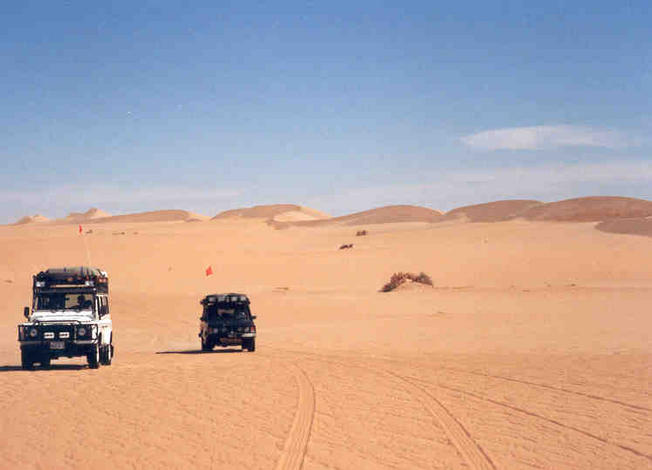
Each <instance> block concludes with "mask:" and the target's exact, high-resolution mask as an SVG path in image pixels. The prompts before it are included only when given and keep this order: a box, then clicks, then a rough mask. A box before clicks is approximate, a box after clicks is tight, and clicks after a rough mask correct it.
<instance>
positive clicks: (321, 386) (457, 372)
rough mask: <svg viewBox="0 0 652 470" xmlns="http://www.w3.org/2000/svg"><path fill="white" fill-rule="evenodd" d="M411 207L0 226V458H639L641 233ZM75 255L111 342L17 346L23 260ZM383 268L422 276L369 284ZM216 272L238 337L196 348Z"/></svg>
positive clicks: (279, 461)
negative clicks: (278, 223) (253, 334)
mask: <svg viewBox="0 0 652 470" xmlns="http://www.w3.org/2000/svg"><path fill="white" fill-rule="evenodd" d="M405 207H406V206H399V208H400V209H397V210H396V211H395V212H392V210H391V209H384V210H382V211H380V214H379V213H378V212H376V213H372V214H371V215H369V214H366V215H365V216H364V217H366V219H365V218H364V217H363V218H362V219H361V218H360V216H356V217H353V218H350V219H344V220H341V221H340V223H316V224H314V225H310V224H308V225H302V224H301V223H302V222H301V221H299V223H298V224H296V225H295V224H294V222H293V223H288V224H286V225H285V226H284V230H278V229H276V228H275V227H274V226H273V224H269V223H267V221H266V220H265V218H269V217H272V218H273V217H276V216H279V214H283V213H284V212H293V211H294V212H296V211H297V209H296V207H293V208H289V209H288V210H287V211H281V212H279V213H275V214H272V215H271V216H270V215H268V214H265V215H264V216H262V218H261V217H246V216H241V215H239V216H236V217H220V218H218V219H216V220H203V221H199V222H197V223H191V224H190V223H185V221H186V220H189V219H190V218H192V217H193V216H191V215H189V213H181V214H180V213H175V214H172V215H174V216H173V217H170V215H171V214H170V213H160V214H155V213H148V214H147V215H146V216H140V217H136V218H128V217H126V216H122V218H120V216H118V217H113V218H106V219H94V221H93V227H92V228H93V232H92V233H91V234H84V235H79V234H78V233H77V230H76V226H71V225H61V224H49V223H46V224H40V223H39V224H24V225H13V226H0V260H2V262H0V378H1V379H0V393H1V394H2V397H3V399H2V400H1V401H0V435H2V443H1V444H0V467H1V468H28V469H32V468H34V469H36V468H47V469H52V468H62V469H63V468H79V469H87V468H94V469H102V468H148V469H149V468H224V467H230V468H261V469H272V468H288V469H289V468H304V469H326V468H330V469H333V468H335V469H353V468H356V469H358V468H369V469H376V468H379V469H383V468H400V469H419V468H424V469H425V468H427V469H431V468H442V469H454V468H471V469H521V468H522V469H526V468H548V469H560V468H573V469H577V468H580V469H594V468H602V469H614V468H619V469H640V468H650V467H651V465H652V421H651V417H652V399H651V398H650V378H651V372H650V371H651V367H650V366H651V365H652V361H651V358H652V344H651V342H650V331H652V328H651V327H652V319H651V317H650V305H652V238H651V237H649V236H641V234H634V235H632V234H622V233H611V232H607V231H601V230H597V229H596V227H595V226H596V223H595V222H577V221H566V222H563V221H562V222H560V221H557V222H548V221H541V220H526V219H524V218H516V219H514V220H508V221H501V222H475V223H471V222H465V219H464V218H461V219H458V220H446V221H444V222H441V223H433V222H436V221H437V220H439V217H441V216H440V213H438V212H436V211H431V210H430V209H426V208H422V209H424V210H423V211H419V210H418V209H405ZM491 209H492V210H494V209H495V207H492V208H491ZM596 210H597V209H596ZM428 211H431V212H428ZM481 212H482V211H480V212H478V211H475V212H474V213H473V217H474V218H476V220H477V218H478V217H479V218H480V220H482V219H483V214H482V213H481ZM406 214H407V215H406ZM410 214H411V216H408V215H410ZM490 216H491V214H486V215H485V216H484V218H485V219H486V218H490ZM293 217H296V214H294V216H291V217H289V219H290V220H291V221H292V220H296V219H293ZM415 217H416V219H417V220H414V218H415ZM419 217H421V219H419ZM406 219H407V220H406ZM423 219H425V220H423ZM198 220H201V218H200V219H198ZM324 220H326V219H324ZM642 220H646V219H642ZM351 221H355V222H356V224H358V223H365V224H366V225H364V226H362V225H358V226H356V227H353V226H351V225H349V223H351ZM304 222H305V221H304ZM361 228H364V229H366V230H367V231H368V235H367V236H363V237H356V236H355V234H356V231H357V230H359V229H361ZM614 231H617V230H614ZM343 243H353V244H354V247H353V249H350V250H343V251H341V250H338V246H340V245H341V244H343ZM85 247H88V252H87V250H86V248H85ZM87 253H88V254H87ZM89 258H90V259H89ZM87 264H92V265H95V266H99V267H102V268H103V269H105V270H106V271H108V273H109V275H110V278H111V313H112V317H113V323H114V331H115V344H116V356H115V358H114V362H113V365H111V366H110V367H101V368H100V369H99V370H91V369H88V368H87V367H86V363H85V360H82V359H81V358H76V359H66V360H59V361H55V362H54V363H53V367H52V369H51V370H39V369H37V370H35V371H23V370H21V369H20V355H19V347H18V342H17V341H16V325H17V324H18V323H20V322H21V321H22V320H23V317H22V308H23V306H25V305H28V304H29V301H30V294H31V275H32V274H34V273H36V272H38V271H40V270H41V269H44V268H47V267H50V266H62V265H87ZM208 265H210V266H212V268H213V271H214V272H215V274H214V275H213V276H209V277H206V276H205V274H204V270H205V268H206V267H207V266H208ZM397 271H412V272H420V271H424V272H426V273H428V274H429V275H430V276H431V278H432V280H433V283H434V286H433V287H432V288H429V287H418V288H415V287H414V286H411V287H408V288H402V289H399V290H397V291H394V292H389V293H380V292H378V290H379V289H380V287H381V286H382V285H383V284H384V283H385V282H387V280H388V279H389V277H390V276H391V274H392V273H394V272H397ZM225 291H235V292H245V293H247V294H249V296H250V297H251V299H252V310H253V312H254V313H255V314H257V315H258V318H257V325H258V340H257V341H258V345H257V351H256V352H254V353H247V352H240V351H239V350H229V349H226V350H224V349H216V350H215V351H214V352H212V353H201V352H200V348H199V338H197V332H198V323H199V320H198V317H199V314H200V306H199V300H200V298H201V297H202V296H203V295H206V294H207V293H214V292H225Z"/></svg>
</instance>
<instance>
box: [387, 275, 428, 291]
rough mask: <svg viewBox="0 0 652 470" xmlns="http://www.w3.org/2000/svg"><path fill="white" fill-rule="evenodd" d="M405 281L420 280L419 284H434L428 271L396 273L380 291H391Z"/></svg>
mask: <svg viewBox="0 0 652 470" xmlns="http://www.w3.org/2000/svg"><path fill="white" fill-rule="evenodd" d="M405 281H412V282H418V283H419V284H425V285H428V286H432V279H430V276H428V275H427V274H426V273H424V272H421V273H419V274H414V273H402V272H398V273H394V274H392V277H390V278H389V282H388V283H387V284H385V285H384V286H383V287H382V288H381V289H380V291H381V292H390V291H393V290H394V289H396V288H397V287H398V286H400V285H401V284H403V283H404V282H405Z"/></svg>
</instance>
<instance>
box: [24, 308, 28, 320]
mask: <svg viewBox="0 0 652 470" xmlns="http://www.w3.org/2000/svg"><path fill="white" fill-rule="evenodd" d="M23 315H25V318H29V307H25V310H24V311H23Z"/></svg>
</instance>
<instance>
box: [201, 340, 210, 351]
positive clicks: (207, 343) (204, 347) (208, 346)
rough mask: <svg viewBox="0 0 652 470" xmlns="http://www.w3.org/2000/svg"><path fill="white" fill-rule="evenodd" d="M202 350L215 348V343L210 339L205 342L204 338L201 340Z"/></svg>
mask: <svg viewBox="0 0 652 470" xmlns="http://www.w3.org/2000/svg"><path fill="white" fill-rule="evenodd" d="M201 350H202V351H212V350H213V344H212V343H211V342H210V341H209V340H208V339H207V340H206V341H205V342H204V339H203V338H202V340H201Z"/></svg>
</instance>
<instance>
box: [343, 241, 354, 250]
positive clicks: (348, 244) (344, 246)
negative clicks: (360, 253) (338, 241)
mask: <svg viewBox="0 0 652 470" xmlns="http://www.w3.org/2000/svg"><path fill="white" fill-rule="evenodd" d="M347 248H353V243H347V244H345V245H340V250H346V249H347Z"/></svg>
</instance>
